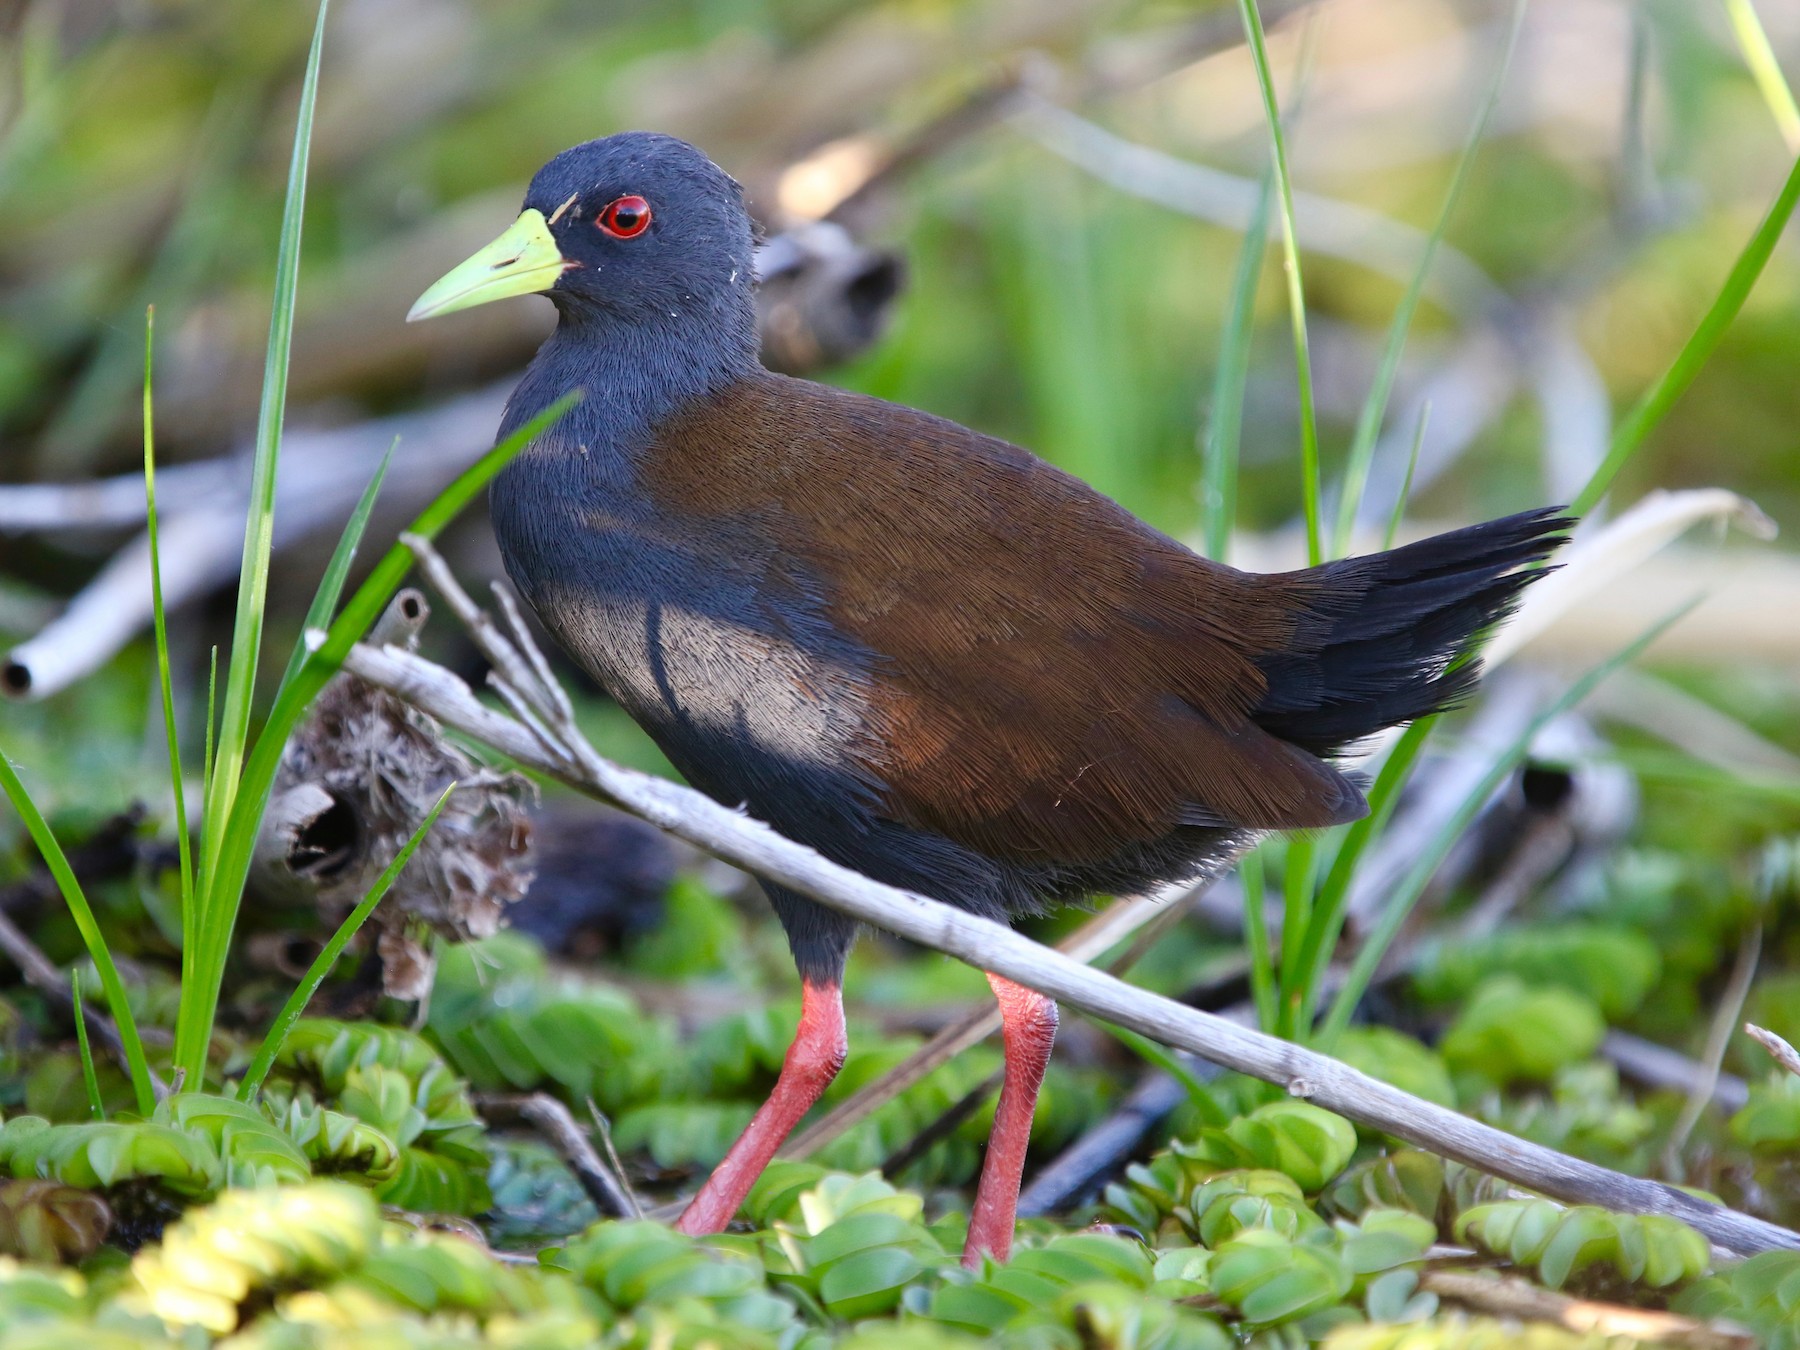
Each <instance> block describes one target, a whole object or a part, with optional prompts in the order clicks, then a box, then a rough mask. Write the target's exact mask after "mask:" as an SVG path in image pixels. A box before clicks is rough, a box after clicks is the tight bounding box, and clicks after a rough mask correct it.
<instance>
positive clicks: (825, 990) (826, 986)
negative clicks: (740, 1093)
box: [675, 980, 850, 1234]
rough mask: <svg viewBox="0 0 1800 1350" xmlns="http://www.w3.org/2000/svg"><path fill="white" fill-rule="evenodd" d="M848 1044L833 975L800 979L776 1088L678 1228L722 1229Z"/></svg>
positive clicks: (820, 1089) (835, 1072) (830, 1076)
mask: <svg viewBox="0 0 1800 1350" xmlns="http://www.w3.org/2000/svg"><path fill="white" fill-rule="evenodd" d="M849 1048H850V1043H849V1037H848V1036H847V1034H846V1033H845V1031H844V999H843V989H842V986H841V985H839V984H838V982H837V981H835V980H833V981H831V982H829V983H825V982H815V981H812V980H806V981H804V982H803V983H802V984H801V986H800V1025H799V1026H798V1027H796V1028H795V1029H794V1040H793V1043H792V1044H791V1045H789V1046H788V1052H787V1057H786V1058H785V1059H783V1060H782V1062H781V1076H780V1077H779V1078H777V1079H776V1080H775V1090H774V1091H773V1092H771V1093H770V1094H769V1099H768V1101H766V1102H764V1103H763V1104H762V1108H761V1109H760V1110H759V1111H757V1113H756V1115H755V1116H753V1117H752V1118H751V1121H750V1123H749V1124H748V1125H747V1126H745V1127H744V1132H743V1133H742V1134H741V1135H739V1136H738V1140H737V1142H736V1143H735V1144H733V1145H732V1146H731V1151H730V1152H729V1153H727V1154H726V1155H725V1160H724V1161H723V1162H721V1163H720V1164H719V1165H718V1166H717V1167H715V1168H714V1169H713V1174H712V1175H711V1176H710V1177H708V1178H707V1179H706V1184H705V1185H704V1186H702V1187H701V1188H700V1193H699V1194H698V1195H696V1196H695V1197H694V1199H693V1201H692V1203H690V1204H689V1205H688V1207H687V1208H686V1209H685V1210H684V1211H682V1215H681V1217H680V1218H679V1219H677V1220H676V1221H675V1227H676V1228H677V1229H679V1230H680V1231H681V1232H683V1233H695V1234H698V1233H721V1232H724V1231H725V1225H727V1224H728V1223H730V1222H731V1219H732V1216H733V1215H735V1214H736V1213H737V1212H738V1206H739V1205H741V1204H743V1202H744V1197H745V1196H746V1195H748V1194H749V1193H750V1188H751V1187H752V1186H754V1185H755V1184H756V1179H757V1178H758V1177H759V1176H761V1175H762V1171H763V1168H765V1167H767V1166H768V1165H769V1159H771V1158H773V1157H774V1156H775V1150H776V1149H778V1148H780V1147H781V1144H782V1141H783V1140H784V1139H786V1138H787V1137H788V1135H789V1134H791V1133H793V1129H794V1126H795V1125H797V1124H799V1123H800V1117H802V1116H804V1115H805V1114H806V1113H807V1112H808V1111H809V1110H811V1109H812V1105H813V1103H814V1102H816V1101H818V1100H819V1098H820V1096H821V1095H822V1094H823V1093H824V1091H825V1089H826V1088H828V1087H830V1086H831V1080H832V1079H834V1078H836V1077H837V1075H838V1070H839V1069H841V1068H843V1067H844V1056H845V1055H846V1054H848V1053H849Z"/></svg>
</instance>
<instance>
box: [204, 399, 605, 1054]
mask: <svg viewBox="0 0 1800 1350" xmlns="http://www.w3.org/2000/svg"><path fill="white" fill-rule="evenodd" d="M576 398H577V395H576V394H575V393H574V392H573V391H571V392H570V393H568V394H565V395H564V396H563V397H562V398H560V399H558V400H557V401H556V402H555V403H554V404H552V405H551V406H550V407H549V408H546V409H545V410H544V411H543V412H541V413H539V414H538V415H537V416H536V417H534V418H532V419H531V421H530V422H528V423H526V424H525V425H524V426H522V427H520V428H519V429H518V430H517V431H515V432H514V433H513V434H512V435H511V436H508V437H507V438H506V439H505V440H504V441H502V442H501V443H500V444H499V445H497V446H495V447H494V448H493V449H492V450H490V451H488V452H487V454H485V455H483V456H482V457H481V458H480V459H479V460H477V461H476V462H475V463H474V464H472V465H470V466H469V467H468V468H467V469H464V470H463V472H462V473H461V474H459V475H458V476H457V479H456V481H455V482H453V483H451V484H450V486H449V487H447V488H445V489H444V490H443V491H442V492H440V493H439V494H438V495H437V497H436V498H435V499H434V500H433V501H432V503H431V504H430V505H429V506H427V507H426V508H425V509H424V510H423V511H421V512H420V513H419V515H418V517H417V518H416V519H415V520H414V521H413V523H412V525H411V526H410V527H409V529H408V533H411V534H416V535H419V536H421V537H422V538H425V539H434V538H436V537H437V535H438V533H439V532H440V531H441V530H442V529H443V528H444V526H445V525H447V524H448V523H449V522H450V521H451V520H452V519H453V518H454V517H455V516H456V514H457V513H458V512H459V511H461V510H462V509H463V508H464V507H465V506H467V505H468V504H469V502H470V501H471V500H472V499H473V498H474V496H475V494H476V493H478V492H480V491H481V489H482V488H484V487H486V486H487V483H488V480H489V479H491V478H492V477H493V476H494V475H495V474H496V473H498V472H499V471H500V470H501V469H502V468H503V467H504V466H505V465H506V464H507V462H508V461H509V460H511V459H512V457H513V456H514V455H516V454H518V453H519V451H521V450H523V449H524V448H525V447H526V446H527V445H529V444H530V443H531V442H532V441H533V440H535V439H536V438H537V437H538V436H539V435H541V434H542V433H543V431H544V430H545V428H547V427H549V426H550V425H551V424H552V423H554V422H555V421H556V420H557V419H558V418H560V417H562V415H563V414H564V413H565V412H567V411H568V410H569V409H570V408H571V407H573V406H574V404H575V402H576ZM412 563H413V555H412V550H411V549H409V548H407V547H406V546H405V545H404V544H395V545H394V546H393V547H392V548H390V549H389V550H388V551H387V553H386V554H385V555H384V556H383V557H382V559H381V561H380V562H378V563H376V564H375V567H374V569H373V570H372V571H371V572H370V573H369V575H368V577H367V578H366V579H365V580H364V581H363V583H362V585H361V586H359V587H357V589H356V592H355V594H353V595H352V596H351V597H350V600H349V602H348V603H347V604H345V606H344V609H343V612H342V613H341V614H339V615H338V617H337V619H336V620H335V621H334V622H333V623H332V625H331V627H330V629H329V630H328V631H327V632H326V634H325V639H324V641H323V642H322V643H321V644H320V646H319V647H318V649H317V650H316V651H314V652H313V653H312V654H311V655H310V656H308V657H307V659H306V660H305V661H304V662H303V663H302V664H301V666H300V669H299V670H298V671H297V672H295V675H294V678H293V679H292V680H291V681H289V682H288V686H287V688H285V689H284V690H282V692H281V696H280V697H279V698H277V699H276V700H275V706H274V707H273V708H271V709H270V710H269V716H268V720H267V721H266V722H264V724H263V729H262V734H261V735H260V736H258V737H257V741H256V745H255V747H254V748H253V749H252V750H251V752H250V754H249V755H248V756H247V757H246V758H245V760H244V770H243V776H242V781H241V783H240V784H239V787H238V791H237V793H236V795H235V797H234V798H233V800H232V804H231V814H230V816H229V817H227V819H226V820H225V822H224V825H223V829H222V831H221V835H220V847H219V853H218V862H217V865H216V869H215V871H214V873H213V874H212V876H211V878H210V881H209V885H208V889H209V891H210V892H211V893H212V894H214V895H215V896H217V897H218V900H217V904H216V908H214V909H213V910H212V912H210V913H209V914H208V916H207V922H206V924H205V925H204V926H203V928H202V931H201V933H200V939H201V942H202V944H203V945H202V949H201V953H200V956H199V958H198V959H197V960H196V962H195V967H194V969H195V984H194V986H193V988H192V989H191V990H190V989H187V988H184V989H183V990H182V991H181V992H182V1001H181V1008H180V1011H179V1013H178V1014H177V1022H176V1028H175V1062H176V1064H177V1065H179V1066H180V1067H181V1068H182V1069H183V1070H185V1071H186V1079H185V1081H186V1083H187V1085H188V1086H189V1087H190V1088H193V1089H195V1090H198V1088H199V1087H200V1084H201V1081H202V1072H203V1071H204V1069H205V1067H206V1050H207V1045H208V1043H209V1042H210V1040H211V1038H212V1025H213V1016H214V1014H215V1013H216V1012H217V1010H218V1006H219V986H220V982H221V980H222V979H223V978H224V973H225V956H226V953H227V952H228V951H229V950H230V947H231V935H232V931H233V929H234V928H235V927H236V925H237V915H238V909H239V907H240V906H241V905H242V903H243V898H244V882H245V879H246V878H247V877H248V876H249V873H250V857H251V854H252V852H253V851H254V850H255V847H256V836H257V832H258V830H259V829H260V828H261V826H262V817H263V810H264V808H265V807H266V806H267V805H268V801H269V789H270V787H271V786H272V785H273V784H274V782H275V771H276V769H277V768H279V767H280V764H281V752H282V750H283V748H284V747H285V746H286V745H287V739H288V736H289V735H290V734H291V733H292V732H293V730H294V728H295V726H297V725H298V724H299V721H300V718H301V716H302V715H303V714H304V713H305V712H306V709H307V707H308V705H310V704H311V703H312V701H313V699H314V698H316V697H317V696H318V693H319V691H320V690H321V689H323V688H324V687H325V683H326V681H327V680H329V679H330V678H331V677H332V676H333V675H334V674H336V673H337V669H338V667H339V666H340V665H342V664H343V661H344V657H345V655H346V654H347V653H348V652H349V650H350V648H351V647H352V646H354V645H355V643H356V642H357V640H358V639H359V638H361V637H362V635H363V634H364V633H365V632H367V631H368V629H369V625H370V624H372V623H374V622H375V620H376V618H378V617H379V616H380V614H381V611H382V609H383V608H384V607H385V606H386V605H387V602H388V600H389V599H390V598H391V597H392V595H393V593H394V592H395V590H397V589H398V588H399V586H400V583H401V582H402V581H403V580H404V579H405V577H406V574H407V572H408V571H409V570H410V569H411V568H412ZM190 994H191V996H192V997H191V999H190Z"/></svg>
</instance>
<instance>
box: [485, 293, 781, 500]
mask: <svg viewBox="0 0 1800 1350" xmlns="http://www.w3.org/2000/svg"><path fill="white" fill-rule="evenodd" d="M551 299H553V300H555V301H556V305H557V310H558V311H559V317H558V322H557V325H556V331H555V332H554V333H552V334H551V335H550V338H549V340H548V341H546V342H545V343H544V345H543V346H542V347H540V348H539V349H538V353H537V355H536V356H535V357H534V358H533V359H532V362H531V365H530V366H529V367H528V368H527V369H526V371H525V377H524V378H523V379H522V380H521V381H520V382H519V387H518V388H517V389H515V390H514V391H513V396H512V398H511V400H509V402H508V403H507V408H506V416H505V418H504V419H503V420H502V422H501V426H500V437H501V438H502V439H504V438H505V437H506V436H508V435H510V434H511V433H512V432H513V431H514V430H515V429H516V428H518V427H520V426H522V425H523V424H524V423H526V422H528V421H529V420H531V418H533V417H535V416H536V415H537V414H538V413H540V412H542V411H543V410H544V409H545V408H547V407H549V406H550V404H552V403H554V402H555V401H556V400H557V399H559V398H561V397H562V396H563V395H564V394H565V393H567V392H568V391H569V390H571V389H578V390H580V392H581V402H580V403H579V404H577V405H576V406H575V407H574V408H573V409H571V410H570V411H569V412H568V413H567V414H565V416H564V417H563V419H562V420H561V422H559V423H558V424H557V425H556V426H555V427H553V428H552V429H551V430H550V431H549V432H548V433H547V434H546V435H544V436H542V437H540V438H539V439H538V441H537V442H535V443H534V444H533V445H532V446H531V447H530V448H529V449H527V450H526V451H525V452H524V454H522V455H521V456H520V458H519V460H518V461H515V466H516V467H517V468H528V467H529V466H531V465H533V464H535V465H537V466H538V467H540V468H545V467H548V463H547V461H551V460H556V461H562V462H563V465H564V468H565V471H567V470H575V476H577V477H583V478H585V477H588V476H589V475H599V476H600V477H602V478H609V479H610V478H614V477H615V476H616V475H619V474H621V473H629V470H630V467H631V465H632V463H633V461H634V460H635V459H636V457H637V456H638V455H639V454H640V453H641V452H642V450H643V449H644V447H645V446H646V444H647V443H648V442H649V440H650V438H651V436H652V434H653V433H654V431H655V428H656V426H657V424H658V423H660V422H661V421H662V420H663V419H664V418H666V417H668V416H669V415H670V414H672V413H674V412H676V411H678V410H679V409H681V408H683V407H685V406H687V405H688V404H690V403H692V402H693V401H695V400H696V399H701V398H704V397H706V396H707V395H708V394H712V393H716V392H718V391H719V390H721V389H724V388H726V387H728V386H729V385H731V384H734V383H736V382H737V381H739V380H742V379H744V378H746V377H748V376H750V375H752V374H754V373H755V372H757V371H759V370H760V369H761V366H760V363H759V362H758V360H757V339H756V311H755V302H754V301H753V299H752V298H751V295H750V292H749V289H748V287H744V288H743V289H738V288H736V287H734V288H732V289H731V290H730V291H728V292H726V293H725V294H723V295H720V296H717V297H714V298H713V299H712V300H711V302H710V303H708V302H707V301H704V300H701V299H700V298H699V297H691V296H690V297H683V301H684V302H685V303H684V304H683V305H682V306H681V307H679V308H675V309H674V310H673V311H672V312H666V313H659V314H655V315H649V316H644V317H641V318H640V317H638V316H630V317H625V316H620V315H617V314H614V313H612V312H610V311H608V310H606V309H604V308H601V307H600V306H598V305H596V304H593V303H592V302H590V301H587V300H584V299H583V298H582V297H580V296H574V295H564V294H562V293H560V292H553V293H552V295H551ZM506 476H507V477H511V476H512V471H510V470H509V472H508V474H507V475H506Z"/></svg>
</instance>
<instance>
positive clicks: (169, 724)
mask: <svg viewBox="0 0 1800 1350" xmlns="http://www.w3.org/2000/svg"><path fill="white" fill-rule="evenodd" d="M155 344H156V307H155V306H154V305H152V306H150V307H149V308H148V309H146V310H145V311H144V519H145V522H146V526H145V528H146V533H147V536H148V542H149V545H150V614H151V625H152V629H153V631H154V632H155V635H156V678H157V680H158V681H159V682H160V683H161V685H162V714H163V733H164V736H165V737H166V739H167V742H168V747H169V787H170V791H171V797H172V800H173V802H174V806H175V847H176V856H177V859H178V866H179V868H180V873H181V931H182V932H183V933H184V934H186V933H190V932H192V931H193V930H194V928H195V927H196V926H197V924H198V916H197V914H196V912H195V906H194V895H195V892H194V853H193V841H192V839H191V837H190V835H189V833H188V818H187V792H186V790H185V788H184V787H183V784H182V776H181V735H180V732H179V730H178V728H177V727H176V725H175V685H174V681H173V679H172V678H171V676H170V670H169V623H168V615H167V612H166V611H165V610H164V607H163V587H162V549H161V545H160V542H159V540H160V536H159V534H158V529H157V511H156V416H155V411H154V401H155V400H154V396H153V393H152V371H153V370H154V350H155ZM187 951H188V944H187V943H186V942H185V941H184V942H183V944H182V957H183V972H182V973H183V976H184V977H185V975H186V973H187V972H186V956H187Z"/></svg>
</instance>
